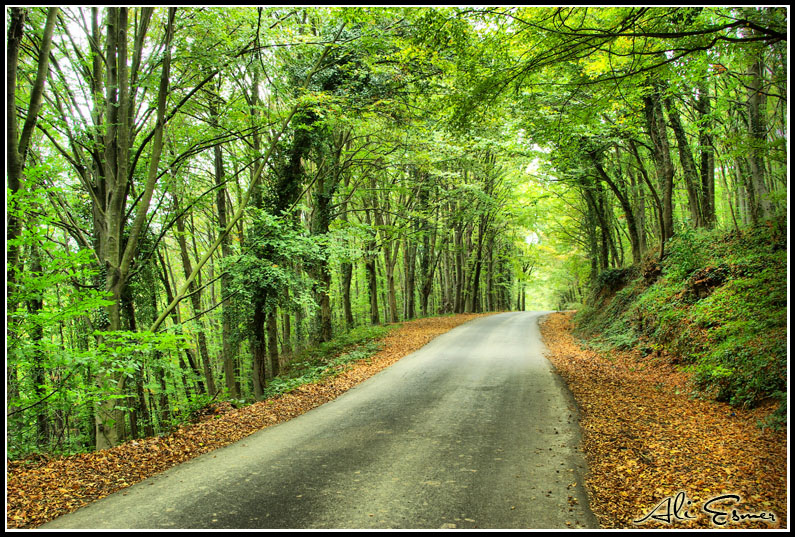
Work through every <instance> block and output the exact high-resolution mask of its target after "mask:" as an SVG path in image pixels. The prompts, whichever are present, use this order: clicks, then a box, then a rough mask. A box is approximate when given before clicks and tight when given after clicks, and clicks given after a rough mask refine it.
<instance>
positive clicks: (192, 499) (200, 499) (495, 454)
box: [41, 312, 597, 529]
mask: <svg viewBox="0 0 795 537" xmlns="http://www.w3.org/2000/svg"><path fill="white" fill-rule="evenodd" d="M541 315H543V313H538V312H535V313H529V312H522V313H505V314H499V315H493V316H489V317H483V318H480V319H477V320H475V321H471V322H469V323H467V324H464V325H462V326H459V327H458V328H456V329H454V330H452V331H450V332H448V333H446V334H444V335H442V336H439V337H438V338H436V339H434V340H433V341H432V342H431V343H429V344H428V345H426V346H425V347H423V348H422V349H421V350H419V351H418V352H415V353H414V354H412V355H410V356H407V357H406V358H404V359H402V360H401V361H399V362H398V363H396V364H395V365H393V366H391V367H389V368H388V369H386V370H384V371H382V372H381V373H379V374H377V375H375V376H374V377H372V378H370V379H369V380H367V381H365V382H363V383H362V384H360V385H359V386H357V387H356V388H353V389H352V390H350V391H348V392H347V393H345V394H344V395H342V396H340V397H339V398H337V399H336V400H334V401H332V402H330V403H327V404H325V405H323V406H321V407H318V408H316V409H314V410H312V411H310V412H307V413H306V414H304V415H302V416H300V417H298V418H296V419H294V420H291V421H289V422H286V423H283V424H281V425H277V426H274V427H271V428H268V429H265V430H263V431H260V432H259V433H256V434H254V435H252V436H249V437H248V438H246V439H244V440H242V441H240V442H238V443H236V444H234V445H232V446H229V447H227V448H223V449H220V450H216V451H214V452H212V453H209V454H206V455H204V456H202V457H199V458H197V459H194V460H192V461H190V462H187V463H184V464H182V465H180V466H178V467H175V468H172V469H171V470H168V471H166V472H164V473H162V474H160V475H158V476H155V477H153V478H150V479H148V480H146V481H143V482H141V483H139V484H137V485H135V486H133V487H130V488H128V489H125V490H124V491H121V492H119V493H116V494H114V495H111V496H109V497H107V498H105V499H103V500H100V501H98V502H95V503H93V504H91V505H90V506H88V507H85V508H83V509H81V510H79V511H77V512H75V513H72V514H69V515H66V516H63V517H61V518H59V519H56V520H54V521H52V522H51V523H49V524H46V525H44V526H42V528H41V529H57V528H116V529H122V528H173V529H177V528H213V529H220V528H351V529H357V528H434V529H435V528H577V527H597V523H596V519H595V517H594V515H593V514H592V513H591V512H590V510H589V509H588V503H587V497H586V494H585V492H584V490H583V487H582V483H583V480H584V474H585V472H586V467H585V462H584V459H583V457H582V454H581V453H580V451H578V444H579V432H578V426H577V419H576V408H575V405H574V403H573V400H572V399H571V397H570V395H569V393H568V391H567V390H566V388H565V386H564V385H563V383H562V381H560V379H559V378H558V377H557V376H556V375H555V373H554V372H553V370H552V366H551V365H550V364H549V362H548V361H547V360H546V359H545V358H544V356H543V352H544V346H543V343H542V342H541V337H540V334H539V330H538V319H539V317H540V316H541Z"/></svg>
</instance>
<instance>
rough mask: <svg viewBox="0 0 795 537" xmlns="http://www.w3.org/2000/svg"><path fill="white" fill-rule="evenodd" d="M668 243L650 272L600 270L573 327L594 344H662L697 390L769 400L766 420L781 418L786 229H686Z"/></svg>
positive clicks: (752, 401)
mask: <svg viewBox="0 0 795 537" xmlns="http://www.w3.org/2000/svg"><path fill="white" fill-rule="evenodd" d="M666 247H667V253H666V256H665V258H664V259H663V261H662V263H661V266H660V267H659V269H660V270H659V274H660V276H659V278H657V279H656V280H655V281H652V282H649V281H648V279H645V278H644V277H643V276H642V275H641V272H642V271H639V270H634V269H622V270H621V271H616V270H615V269H614V270H612V271H609V272H608V273H603V274H602V275H600V277H599V278H597V280H596V281H595V282H594V285H593V287H592V289H591V295H590V297H589V299H588V300H587V302H586V306H585V307H584V308H583V309H582V310H580V311H579V312H578V314H577V315H576V317H575V326H576V330H575V333H576V335H577V336H578V337H580V338H581V339H583V340H585V341H586V342H587V343H588V344H589V345H590V346H592V347H594V348H596V349H599V350H602V351H609V350H611V349H620V350H627V349H633V348H634V349H639V350H640V351H641V352H642V353H643V354H644V355H648V354H652V353H658V352H661V351H662V352H664V353H666V354H667V355H668V356H669V357H670V358H671V360H672V361H673V362H675V363H678V364H680V365H681V366H682V367H684V368H685V369H686V370H688V371H690V372H691V373H692V374H693V377H692V378H693V380H694V386H695V388H696V390H697V393H698V394H699V395H702V396H706V397H709V398H712V399H715V400H718V401H725V402H729V403H731V404H733V405H737V406H749V407H750V406H755V405H758V404H759V403H762V402H764V401H766V400H770V399H775V400H778V401H779V402H780V403H781V404H780V407H779V411H778V412H777V414H776V415H774V416H773V417H771V421H770V423H767V424H766V425H771V426H775V425H776V424H777V423H776V422H781V421H782V420H783V421H784V422H785V421H786V414H785V410H786V408H785V405H786V390H787V250H786V233H785V231H784V229H783V228H782V227H780V226H778V225H775V224H770V225H765V226H760V227H755V228H750V229H746V230H743V231H741V232H737V231H734V232H731V233H726V232H725V231H717V230H714V231H706V230H688V231H684V232H681V233H679V234H678V235H677V236H676V237H674V238H673V239H671V241H669V243H668V244H667V245H666ZM649 262H651V263H653V262H654V261H647V263H649Z"/></svg>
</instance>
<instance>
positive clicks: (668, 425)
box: [541, 313, 788, 529]
mask: <svg viewBox="0 0 795 537" xmlns="http://www.w3.org/2000/svg"><path fill="white" fill-rule="evenodd" d="M571 317H572V314H571V313H556V314H551V315H550V316H548V317H547V318H546V319H545V320H544V322H543V323H542V326H541V331H542V334H543V336H544V339H545V343H546V345H547V347H548V348H549V349H550V352H549V354H548V358H549V360H550V361H551V362H552V364H553V365H554V366H555V368H556V369H557V371H558V372H559V373H560V375H561V376H562V377H563V378H564V379H565V380H566V382H567V383H568V386H569V388H570V389H571V391H572V393H573V394H574V397H575V399H576V400H577V403H578V406H579V408H580V413H581V416H580V419H581V421H580V423H581V426H582V428H583V449H584V451H585V453H586V456H587V460H588V464H589V469H590V474H589V478H588V481H587V489H588V493H589V496H590V504H591V509H592V510H593V511H594V513H595V514H596V515H597V516H598V518H599V521H600V524H601V526H602V527H603V528H658V529H660V528H668V529H678V528H738V529H739V528H742V529H749V528H786V527H787V475H788V472H787V443H786V442H787V440H786V439H787V432H786V430H779V431H773V430H771V429H761V428H759V427H758V426H757V423H758V422H759V421H760V420H761V419H763V418H764V417H766V416H767V415H768V414H769V413H770V412H772V411H774V410H775V408H776V404H775V403H772V404H771V405H767V406H763V407H760V408H757V409H755V410H742V409H738V408H734V407H731V406H729V405H728V404H725V403H716V402H712V401H705V400H698V399H694V398H691V397H690V393H691V388H690V385H689V382H690V379H689V378H688V377H687V376H686V375H684V374H683V373H681V372H679V371H677V370H676V369H675V368H674V367H672V366H671V365H670V363H668V362H667V361H666V360H665V359H664V358H662V357H649V358H645V359H641V358H640V357H639V355H636V354H633V353H631V352H610V353H609V354H600V353H597V352H593V351H590V350H584V349H583V348H582V347H581V346H580V345H579V344H578V343H577V341H576V340H575V339H574V338H573V337H572V336H571ZM682 492H683V493H684V494H685V495H686V496H682V498H683V501H685V503H683V504H682V508H681V509H679V510H678V511H677V512H674V509H673V506H674V500H675V499H676V497H677V495H678V494H679V493H682ZM724 494H734V495H738V496H740V497H741V501H739V502H737V503H733V502H731V501H730V500H727V501H720V502H717V503H714V504H708V507H710V508H711V509H712V510H713V511H720V512H727V514H728V516H727V517H721V516H719V517H718V518H717V521H718V522H722V523H723V524H714V523H713V521H712V515H711V514H708V513H706V512H704V511H703V510H702V509H703V507H704V506H705V504H706V502H709V501H710V500H712V499H714V498H717V497H719V496H721V495H724ZM667 498H672V501H671V504H670V505H671V510H670V512H669V514H671V517H670V518H669V519H668V521H665V520H663V519H659V518H658V519H656V520H655V519H653V518H651V517H649V518H647V519H646V521H645V522H644V523H642V524H635V523H634V522H633V521H636V520H641V519H643V518H644V517H646V516H647V515H648V514H650V512H652V511H654V510H655V508H656V507H657V506H658V505H660V504H661V503H663V505H662V508H660V509H659V510H657V511H655V514H657V515H660V516H662V515H665V514H666V506H667V504H666V503H664V502H665V501H666V499H667ZM687 501H690V502H692V503H690V504H688V503H686V502H687ZM733 511H736V514H737V517H736V518H738V519H740V520H733V518H734V517H733V516H732V515H733ZM763 514H764V515H766V516H767V518H769V517H770V516H771V515H773V516H775V522H774V523H770V522H765V521H762V520H761V519H759V518H757V517H753V518H745V519H743V517H744V516H746V517H747V516H749V515H760V516H761V515H763ZM674 515H679V516H674ZM688 517H692V519H689V518H688Z"/></svg>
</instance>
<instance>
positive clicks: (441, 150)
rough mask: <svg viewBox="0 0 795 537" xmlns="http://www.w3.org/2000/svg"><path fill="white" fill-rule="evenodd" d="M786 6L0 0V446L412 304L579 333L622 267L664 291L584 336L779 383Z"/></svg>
mask: <svg viewBox="0 0 795 537" xmlns="http://www.w3.org/2000/svg"><path fill="white" fill-rule="evenodd" d="M787 14H788V10H787V8H785V7H766V8H761V7H759V8H753V7H718V6H710V7H629V6H628V7H604V8H596V7H553V6H548V7H527V6H516V7H472V8H467V7H435V8H419V7H377V8H373V7H370V8H367V7H344V8H343V7H309V6H300V7H237V8H233V7H228V8H226V7H225V8H221V7H71V6H70V7H61V8H59V7H49V8H47V7H7V8H6V41H7V101H6V106H7V113H6V118H7V122H6V129H7V133H6V134H7V137H6V138H7V148H6V196H7V197H6V199H7V202H6V229H7V232H6V260H7V262H6V337H7V343H6V421H7V426H6V427H7V435H6V440H7V452H8V456H9V457H10V458H15V457H24V456H26V455H28V454H31V453H76V452H82V451H93V450H101V449H105V448H109V447H112V446H116V445H118V444H120V443H122V442H124V441H126V440H129V439H134V438H142V437H147V436H153V435H160V434H165V433H167V432H168V431H169V430H171V429H172V428H173V427H174V426H175V425H177V424H179V423H182V422H184V421H186V420H188V419H190V416H191V414H192V413H194V412H196V411H198V410H199V409H201V408H202V407H204V406H205V405H207V404H208V403H210V402H212V401H221V400H224V401H229V402H232V403H233V404H234V405H243V404H246V403H247V402H252V401H256V400H261V399H263V398H264V397H266V396H267V395H268V394H271V393H273V391H274V390H277V389H279V387H280V386H284V385H286V384H289V382H288V381H287V380H286V376H285V375H286V374H287V373H289V371H291V370H294V369H295V368H296V367H297V365H296V364H305V363H308V361H309V360H310V358H308V356H313V354H312V352H313V349H318V348H324V347H323V346H324V345H326V346H329V345H334V344H335V342H339V341H346V342H353V343H356V342H362V341H366V340H368V339H369V338H372V337H374V335H375V334H379V333H382V332H383V330H386V329H388V327H389V326H391V325H393V324H394V323H400V322H403V321H406V320H410V319H415V318H419V317H427V316H434V315H447V314H453V313H465V312H467V313H478V312H487V311H513V310H528V309H542V310H546V309H582V310H583V314H584V317H585V319H584V320H583V323H582V325H583V327H585V328H593V323H594V316H595V315H596V313H595V312H598V311H602V312H603V311H604V308H601V309H600V307H599V304H600V303H599V302H598V300H597V299H595V298H594V295H595V294H598V293H599V291H600V290H604V289H610V288H612V291H616V290H618V289H620V288H622V287H623V286H624V285H626V284H627V282H629V281H630V280H631V279H632V278H638V280H637V281H641V282H645V284H646V286H648V285H649V284H650V283H651V282H655V281H658V280H660V279H661V278H662V280H660V281H663V280H664V281H671V280H670V278H673V277H674V276H676V277H678V278H679V280H681V281H686V282H688V283H687V285H688V286H687V287H686V289H685V288H684V287H683V288H676V289H672V290H670V293H669V294H665V293H663V292H662V291H655V292H656V293H657V294H656V295H654V296H649V295H648V294H647V295H644V296H643V297H642V299H641V302H642V303H643V304H645V306H646V308H647V309H645V310H642V309H639V308H634V309H631V311H630V309H626V310H622V311H621V312H617V311H613V310H611V311H613V313H615V315H616V317H615V318H619V316H620V315H625V316H624V317H621V318H622V319H625V320H624V321H622V322H623V324H622V325H621V326H620V327H618V328H617V327H615V326H612V327H607V325H605V326H602V327H601V328H600V331H605V330H607V332H608V333H610V334H611V335H612V336H613V342H612V344H626V345H629V344H636V343H638V341H639V336H638V335H637V334H638V333H645V334H646V335H647V336H649V337H652V336H654V337H656V338H657V339H655V340H654V341H656V342H660V341H662V342H663V343H665V344H668V343H670V342H672V344H674V345H679V347H681V348H685V347H687V348H688V349H693V348H697V350H698V352H697V353H696V352H694V353H693V356H691V357H690V359H691V360H692V362H693V363H696V365H697V367H696V369H697V373H699V374H700V375H701V377H700V378H701V381H702V383H703V384H704V385H705V386H706V387H712V388H715V387H717V388H718V389H719V390H720V389H723V390H724V391H725V393H723V397H724V399H727V400H733V401H735V402H740V403H743V402H748V403H753V402H755V401H757V400H759V399H761V398H764V397H767V396H770V395H771V394H774V395H776V396H777V397H785V395H784V394H783V393H784V392H785V391H786V380H785V378H784V377H785V376H786V368H787V357H786V338H787V335H786V324H785V323H786V305H787V297H786V294H787V289H786V280H785V278H786V272H787V262H786V234H787V231H786V230H787V226H786V223H787V220H788V203H787V201H788V191H787V190H788V173H787V162H788V139H787V136H788V122H787V119H788V110H787V97H786V96H787V92H788V87H787V81H788V67H787V35H788V19H787ZM727 237H729V238H727ZM749 244H750V245H751V246H748V245H749ZM740 248H742V249H743V250H742V252H746V251H748V252H751V253H749V254H748V255H747V256H746V257H745V258H743V259H744V261H741V260H738V259H739V257H740V254H741V253H742V252H740V250H739V249H740ZM752 248H757V249H758V251H757V250H753V249H752ZM721 249H723V250H721ZM719 250H720V251H721V252H722V255H723V256H724V257H722V258H721V259H720V260H718V259H717V257H714V256H717V255H718V253H720V252H719ZM710 256H713V257H710ZM730 256H734V257H732V258H731V259H729V257H730ZM749 259H751V260H750V261H749ZM666 263H667V264H666ZM672 263H673V264H672ZM740 276H742V277H743V278H746V279H745V280H742V282H743V283H742V284H741V283H736V284H735V285H734V287H733V288H732V289H730V290H729V291H730V292H729V291H727V292H726V293H724V294H719V293H717V292H713V291H714V289H715V288H716V287H717V285H718V283H722V282H723V281H728V280H730V279H731V278H734V277H737V278H739V277H740ZM666 277H668V278H669V280H665V278H666ZM718 280H720V282H718ZM732 281H735V280H732ZM736 281H737V282H739V281H740V280H739V279H738V280H736ZM760 286H765V287H760ZM646 288H647V287H644V290H645V289H646ZM683 289H684V290H689V294H688V293H685V292H684V290H683ZM760 289H765V291H760ZM767 289H773V291H771V292H770V293H768V292H767V291H766V290H767ZM621 292H623V291H619V293H621ZM633 292H634V295H632V297H631V298H633V299H636V298H637V297H638V296H639V295H640V293H641V290H640V288H636V289H635V291H633ZM630 294H631V293H630V292H629V291H626V293H625V294H624V295H620V294H619V295H617V296H619V297H620V296H624V297H625V298H626V299H627V300H629V298H628V297H629V295H630ZM685 295H687V296H685ZM738 297H739V298H738ZM765 297H768V298H769V299H768V300H767V302H764V303H760V304H754V305H752V304H751V302H750V301H752V300H753V299H759V300H760V301H761V300H762V299H765ZM598 298H603V296H601V295H600V296H599V297H598ZM718 298H720V299H721V302H718ZM702 299H703V300H702ZM709 299H712V302H709V303H707V302H705V301H704V300H709ZM688 300H689V302H688V304H690V305H693V304H696V302H699V300H700V301H701V302H699V304H700V306H699V307H700V309H699V310H698V311H697V312H696V314H694V315H696V317H695V318H690V317H688V318H687V319H685V318H684V316H683V314H679V313H676V314H675V313H672V312H671V311H668V310H666V311H663V310H662V307H663V305H664V304H671V303H676V304H678V303H679V302H681V301H685V302H687V301H688ZM732 300H734V302H732ZM738 300H742V301H743V302H742V303H741V304H739V305H738V302H737V301H738ZM655 301H656V302H655ZM696 305H698V304H696ZM589 307H590V309H589ZM757 309H758V310H764V311H766V312H768V313H769V315H767V316H763V317H762V318H761V319H756V318H755V317H754V318H751V317H753V314H754V312H755V311H757ZM649 311H653V312H654V314H653V315H652V314H651V313H649ZM677 311H679V310H677ZM639 312H644V316H643V318H641V314H640V313H639ZM735 314H736V315H741V316H742V317H743V318H742V319H736V320H734V317H732V316H733V315H735ZM589 316H590V317H589ZM730 317H731V319H732V323H729V322H728V321H726V319H729V318H730ZM755 319H756V320H755ZM589 322H590V323H591V325H588V323H589ZM599 322H603V321H599ZM633 323H634V324H633ZM754 323H756V324H754ZM630 324H632V325H633V326H634V327H635V328H637V330H636V332H632V335H631V337H630V335H628V334H630V332H629V331H628V330H629V329H628V326H629V325H630ZM677 326H686V328H687V329H688V330H690V332H689V333H690V337H691V339H682V338H681V337H680V336H679V335H676V334H674V335H672V334H670V331H671V330H672V329H673V328H672V327H677ZM638 327H639V328H638ZM713 327H720V328H721V329H722V330H723V331H722V332H721V334H720V335H716V336H715V337H714V339H713V340H710V341H712V346H713V347H719V346H721V345H723V347H722V349H723V350H722V351H721V352H722V353H723V354H721V353H719V352H717V351H715V350H714V348H700V347H698V345H696V346H695V347H694V346H693V341H696V340H698V338H699V337H701V338H702V339H700V340H698V341H701V342H703V340H704V337H702V336H703V334H704V333H705V330H707V329H708V328H713ZM594 330H595V329H594ZM611 330H612V332H611ZM731 330H734V331H736V332H738V333H743V334H746V333H747V332H748V331H752V332H753V335H754V337H755V339H753V340H752V339H750V337H749V338H746V339H743V340H742V342H741V343H740V344H736V345H742V346H743V349H746V348H751V349H759V352H758V353H757V354H754V353H753V352H751V351H749V354H748V356H746V359H747V360H748V361H749V362H748V363H752V364H753V367H750V366H748V363H733V365H732V364H730V363H729V362H727V360H728V359H729V355H731V359H732V360H736V357H737V356H738V355H739V354H738V353H740V350H739V347H737V346H735V347H731V348H726V345H728V343H726V342H727V341H729V335H731V334H730V331H731ZM771 331H775V332H774V333H775V334H776V336H775V337H772V338H767V337H766V335H765V334H769V333H772V332H771ZM732 334H733V333H732ZM710 337H712V336H710ZM732 337H733V336H732ZM782 338H783V339H782ZM630 340H631V341H630ZM758 340H759V341H758ZM644 341H646V340H644ZM732 341H734V340H732ZM654 344H656V343H649V345H654ZM743 352H745V351H743ZM743 356H745V354H743ZM702 359H703V360H704V361H702V362H698V360H702ZM733 368H735V369H733ZM736 368H740V369H743V371H744V372H750V373H749V374H750V375H751V376H752V377H753V379H756V380H757V381H758V380H759V379H760V378H761V379H762V381H763V382H764V383H765V384H764V385H763V386H762V385H760V386H756V387H753V389H751V388H749V387H748V384H747V383H746V384H742V385H741V386H735V385H733V384H732V385H730V384H731V382H734V380H735V379H736V378H739V376H738V374H737V369H736ZM753 379H752V380H753ZM762 381H759V382H762ZM749 382H750V381H749Z"/></svg>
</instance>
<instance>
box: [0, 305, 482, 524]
mask: <svg viewBox="0 0 795 537" xmlns="http://www.w3.org/2000/svg"><path fill="white" fill-rule="evenodd" d="M484 315H491V314H489V313H486V314H461V315H455V316H447V317H431V318H426V319H417V320H414V321H407V322H404V323H401V325H400V326H399V327H398V328H397V329H396V330H393V331H392V332H390V333H389V334H388V335H387V336H386V337H385V338H384V339H383V340H381V344H382V348H381V350H380V351H379V352H377V353H376V354H374V355H373V356H371V357H369V358H364V359H361V360H358V361H356V362H352V363H350V364H345V365H344V366H341V367H340V369H339V371H338V372H337V374H335V375H334V376H331V377H327V378H325V379H323V380H321V381H319V382H316V383H312V384H305V385H303V386H300V387H299V388H296V389H294V390H292V391H291V392H289V393H286V394H284V395H281V396H279V397H274V398H272V399H267V400H264V401H260V402H258V403H254V404H252V405H249V406H245V407H241V408H234V407H232V406H231V405H230V404H228V403H219V404H217V405H213V406H212V407H211V408H207V409H206V413H205V414H204V415H203V416H202V417H201V418H200V419H199V420H198V422H197V423H192V424H186V425H184V426H182V427H180V428H179V429H177V430H176V431H175V432H173V433H172V434H170V435H167V436H156V437H150V438H143V439H138V440H131V441H128V442H125V443H124V444H121V445H119V446H116V447H114V448H111V449H107V450H102V451H96V452H92V453H82V454H77V455H72V456H68V457H59V458H53V459H48V458H46V457H36V458H28V459H23V460H19V461H7V462H6V527H7V528H10V529H17V528H19V529H22V528H36V527H38V526H40V525H42V524H44V523H45V522H48V521H50V520H53V519H54V518H57V517H59V516H61V515H65V514H67V513H70V512H72V511H75V510H76V509H79V508H80V507H83V506H84V505H87V504H88V503H90V502H93V501H95V500H98V499H100V498H103V497H105V496H107V495H109V494H112V493H114V492H117V491H119V490H121V489H124V488H126V487H129V486H131V485H133V484H135V483H138V482H140V481H143V480H144V479H146V478H148V477H151V476H153V475H155V474H159V473H160V472H163V471H165V470H167V469H168V468H171V467H173V466H175V465H177V464H180V463H182V462H185V461H187V460H190V459H192V458H194V457H197V456H199V455H202V454H204V453H208V452H210V451H213V450H215V449H218V448H220V447H223V446H227V445H229V444H232V443H233V442H237V441H238V440H241V439H242V438H245V437H246V436H249V435H250V434H252V433H255V432H257V431H259V430H261V429H263V428H265V427H268V426H271V425H276V424H278V423H282V422H285V421H287V420H290V419H292V418H294V417H296V416H298V415H300V414H303V413H305V412H307V411H309V410H311V409H313V408H315V407H317V406H319V405H322V404H324V403H326V402H328V401H331V400H332V399H334V398H336V397H338V396H339V395H341V394H343V393H344V392H345V391H347V390H348V389H350V388H352V387H354V386H355V385H357V384H359V383H360V382H362V381H364V380H366V379H368V378H370V377H371V376H373V375H375V374H376V373H378V372H379V371H381V370H382V369H385V368H386V367H389V366H390V365H392V364H394V363H395V362H397V361H398V360H400V359H401V358H403V357H404V356H407V355H409V354H411V353H413V352H414V351H416V350H419V349H420V348H421V347H423V346H424V345H426V344H427V343H428V342H430V341H431V340H432V339H433V338H435V337H437V336H439V335H441V334H443V333H445V332H448V331H449V330H452V329H453V328H455V327H456V326H459V325H461V324H463V323H466V322H468V321H470V320H472V319H475V318H477V317H482V316H484Z"/></svg>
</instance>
